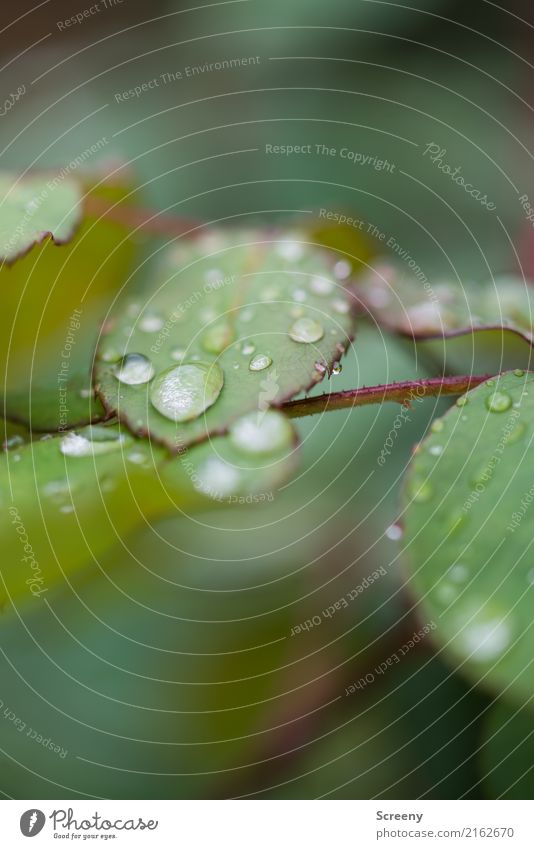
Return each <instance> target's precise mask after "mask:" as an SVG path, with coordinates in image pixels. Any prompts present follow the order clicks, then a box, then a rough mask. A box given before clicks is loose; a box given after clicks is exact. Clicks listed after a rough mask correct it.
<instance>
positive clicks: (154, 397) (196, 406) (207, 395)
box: [150, 362, 224, 422]
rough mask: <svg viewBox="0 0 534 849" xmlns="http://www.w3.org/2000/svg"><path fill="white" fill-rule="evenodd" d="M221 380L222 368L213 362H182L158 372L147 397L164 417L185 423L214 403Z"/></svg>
mask: <svg viewBox="0 0 534 849" xmlns="http://www.w3.org/2000/svg"><path fill="white" fill-rule="evenodd" d="M223 383H224V375H223V372H222V369H221V368H220V366H218V365H217V364H216V363H212V364H208V363H202V362H195V363H184V364H182V365H178V366H172V367H171V368H170V369H167V370H166V371H164V372H162V373H161V374H160V375H158V377H157V378H156V379H155V381H154V383H153V384H152V388H151V390H150V400H151V402H152V404H153V406H154V407H155V408H156V410H157V411H158V412H159V413H161V415H162V416H165V418H167V419H171V420H172V421H175V422H187V421H191V420H192V419H196V418H197V417H198V416H199V415H200V414H201V413H203V412H204V410H207V409H208V407H211V405H212V404H214V403H215V401H216V400H217V398H218V397H219V395H220V393H221V389H222V387H223Z"/></svg>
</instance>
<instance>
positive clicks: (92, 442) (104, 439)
mask: <svg viewBox="0 0 534 849" xmlns="http://www.w3.org/2000/svg"><path fill="white" fill-rule="evenodd" d="M126 441H127V437H126V436H125V435H124V434H122V433H118V432H117V431H116V430H110V429H109V428H106V427H102V426H99V425H89V427H86V428H83V429H82V430H81V431H79V432H78V433H75V432H74V431H69V432H68V433H67V434H65V436H62V437H61V439H60V442H59V450H60V451H61V453H62V454H64V455H65V456H66V457H90V456H91V455H93V454H109V453H110V452H112V451H117V450H119V449H121V448H122V446H123V445H124V443H125V442H126Z"/></svg>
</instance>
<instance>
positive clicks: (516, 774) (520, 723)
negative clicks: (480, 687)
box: [480, 702, 534, 799]
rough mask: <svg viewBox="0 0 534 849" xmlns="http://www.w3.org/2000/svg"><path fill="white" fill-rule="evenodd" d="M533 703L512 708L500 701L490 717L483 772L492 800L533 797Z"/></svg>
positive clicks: (487, 721)
mask: <svg viewBox="0 0 534 849" xmlns="http://www.w3.org/2000/svg"><path fill="white" fill-rule="evenodd" d="M532 707H533V706H532V703H530V704H528V705H525V706H523V707H520V708H512V707H510V705H508V704H506V702H497V704H496V705H495V707H494V708H493V709H492V710H491V711H490V713H489V715H488V716H487V718H486V722H485V727H484V742H483V746H482V748H481V752H480V759H481V763H482V770H481V773H482V775H483V776H484V785H485V787H486V791H487V795H488V797H489V798H490V799H532V794H533V793H534V769H533V766H532V765H533V764H534V723H533V719H534V715H533V713H532Z"/></svg>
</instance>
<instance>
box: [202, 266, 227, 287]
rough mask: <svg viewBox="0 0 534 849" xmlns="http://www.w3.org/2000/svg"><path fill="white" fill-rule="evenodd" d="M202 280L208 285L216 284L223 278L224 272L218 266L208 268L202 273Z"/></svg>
mask: <svg viewBox="0 0 534 849" xmlns="http://www.w3.org/2000/svg"><path fill="white" fill-rule="evenodd" d="M204 280H205V281H206V283H209V284H210V286H217V284H220V283H222V281H223V280H224V274H223V273H222V271H220V270H219V269H218V268H209V269H208V270H207V271H206V273H205V275H204Z"/></svg>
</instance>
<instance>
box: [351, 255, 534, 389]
mask: <svg viewBox="0 0 534 849" xmlns="http://www.w3.org/2000/svg"><path fill="white" fill-rule="evenodd" d="M354 291H355V293H356V295H357V298H358V300H359V302H360V303H361V305H362V308H363V310H364V311H365V312H366V313H367V314H368V315H369V316H370V317H371V319H372V320H373V321H375V322H376V323H377V324H379V325H380V326H383V327H385V328H387V329H388V330H391V331H393V332H395V333H400V334H402V335H404V336H406V337H407V338H408V339H413V340H414V342H415V343H416V345H417V350H418V352H419V353H420V354H423V355H427V356H428V355H430V356H431V357H433V358H434V359H435V360H438V361H439V362H440V363H442V366H443V368H444V369H445V370H446V371H451V370H452V371H462V372H464V371H469V370H475V371H479V370H480V369H483V371H484V372H485V373H486V374H490V373H495V372H497V371H503V370H505V369H506V368H513V367H515V366H516V367H522V368H527V367H528V366H529V364H530V362H531V360H532V344H533V338H534V337H533V332H532V322H533V315H534V296H533V294H532V293H533V292H534V289H533V288H532V286H531V284H529V283H528V282H526V281H525V280H522V279H521V278H519V277H513V276H500V277H496V278H495V279H494V280H493V281H492V283H489V282H488V283H487V284H485V285H484V286H478V285H475V284H473V283H466V284H465V285H462V284H461V283H460V282H459V281H457V282H453V281H446V282H445V281H439V280H438V281H436V282H435V283H431V282H430V281H429V280H427V278H426V277H425V275H424V274H423V272H421V276H420V277H419V278H417V277H414V276H407V275H406V274H405V272H404V269H402V268H397V267H395V266H394V265H391V264H387V263H384V264H380V265H377V266H376V267H375V268H374V269H373V270H372V271H369V272H366V273H364V274H362V275H361V276H359V277H357V278H356V280H355V283H354Z"/></svg>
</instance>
